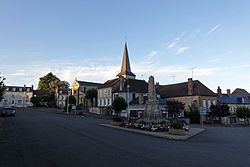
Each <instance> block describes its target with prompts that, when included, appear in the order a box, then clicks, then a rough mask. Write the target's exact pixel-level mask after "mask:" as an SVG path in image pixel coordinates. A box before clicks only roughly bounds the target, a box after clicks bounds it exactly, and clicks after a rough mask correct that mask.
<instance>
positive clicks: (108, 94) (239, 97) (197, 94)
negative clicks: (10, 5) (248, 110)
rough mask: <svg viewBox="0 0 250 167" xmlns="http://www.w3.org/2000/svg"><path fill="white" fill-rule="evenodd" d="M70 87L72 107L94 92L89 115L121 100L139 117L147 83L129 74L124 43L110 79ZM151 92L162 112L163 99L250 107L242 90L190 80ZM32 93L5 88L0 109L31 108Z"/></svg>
mask: <svg viewBox="0 0 250 167" xmlns="http://www.w3.org/2000/svg"><path fill="white" fill-rule="evenodd" d="M71 87H72V88H73V89H72V92H71V93H72V95H74V96H75V98H76V105H77V106H79V107H82V108H84V109H86V108H88V106H89V101H88V100H87V99H86V92H87V91H88V90H90V89H93V88H95V89H97V99H94V106H96V107H95V108H94V109H93V108H92V109H91V111H92V112H95V113H97V114H112V103H113V101H114V99H115V98H116V97H123V98H124V99H125V101H126V102H127V104H128V109H127V110H126V111H124V112H125V113H124V114H125V115H126V114H128V113H129V114H133V115H141V114H143V111H144V110H145V103H146V100H147V98H148V82H147V81H145V80H141V79H137V78H136V75H135V74H134V73H133V72H132V70H131V67H130V61H129V54H128V48H127V44H126V43H125V47H124V52H123V59H122V65H121V71H120V72H119V74H117V76H116V77H115V78H111V79H109V80H107V81H106V82H104V83H95V82H87V81H79V80H77V79H75V81H74V82H73V83H72V85H71ZM155 89H156V94H157V99H158V101H159V103H160V104H159V105H160V109H161V111H162V112H165V110H166V100H178V101H180V102H182V103H184V104H185V110H186V111H188V109H189V108H188V106H190V105H192V104H193V105H195V106H196V107H198V108H202V109H203V110H204V111H209V108H210V106H211V105H215V104H217V103H220V104H227V105H228V106H229V107H230V111H231V112H232V113H233V112H235V110H236V108H237V107H239V106H247V107H250V94H249V93H248V92H247V91H246V90H244V89H239V88H237V89H236V90H234V91H233V92H232V93H231V92H230V90H227V93H222V91H221V88H220V87H218V89H217V92H216V93H215V92H213V91H212V90H210V89H209V88H208V87H207V86H206V85H204V84H203V83H201V82H200V81H199V80H193V79H192V78H189V79H188V80H187V81H186V82H182V83H177V84H169V85H160V84H159V83H156V84H155ZM65 90H66V89H64V88H60V87H59V88H58V91H57V93H56V99H57V105H58V106H59V107H61V108H62V107H64V106H65V99H66V98H67V96H68V92H67V91H65ZM35 92H36V91H35V90H33V86H31V87H26V85H24V86H22V87H20V86H16V87H15V86H7V89H6V93H5V95H4V100H2V101H1V102H0V106H6V105H12V106H16V107H28V106H32V104H31V102H30V99H31V97H32V96H35V95H36V93H35Z"/></svg>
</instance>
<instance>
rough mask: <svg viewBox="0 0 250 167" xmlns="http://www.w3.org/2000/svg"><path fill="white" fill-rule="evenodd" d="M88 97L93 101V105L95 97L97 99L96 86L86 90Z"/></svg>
mask: <svg viewBox="0 0 250 167" xmlns="http://www.w3.org/2000/svg"><path fill="white" fill-rule="evenodd" d="M86 98H87V99H88V100H90V102H91V106H92V107H93V105H94V104H93V102H94V98H95V99H97V90H96V89H95V88H93V89H89V90H88V91H87V92H86Z"/></svg>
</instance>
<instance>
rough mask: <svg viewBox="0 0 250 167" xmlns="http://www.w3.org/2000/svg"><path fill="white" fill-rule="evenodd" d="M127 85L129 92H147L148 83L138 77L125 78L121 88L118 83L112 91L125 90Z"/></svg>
mask: <svg viewBox="0 0 250 167" xmlns="http://www.w3.org/2000/svg"><path fill="white" fill-rule="evenodd" d="M127 85H129V91H130V92H136V93H148V83H147V82H146V81H145V80H139V79H126V80H125V81H124V87H123V89H122V90H120V85H119V84H118V85H117V86H116V87H115V88H114V90H113V91H114V92H126V91H127Z"/></svg>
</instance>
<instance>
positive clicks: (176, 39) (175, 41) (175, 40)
mask: <svg viewBox="0 0 250 167" xmlns="http://www.w3.org/2000/svg"><path fill="white" fill-rule="evenodd" d="M178 41H180V37H176V38H175V39H174V40H173V41H172V42H170V43H169V44H168V48H169V49H171V48H174V47H175V46H176V44H177V43H178Z"/></svg>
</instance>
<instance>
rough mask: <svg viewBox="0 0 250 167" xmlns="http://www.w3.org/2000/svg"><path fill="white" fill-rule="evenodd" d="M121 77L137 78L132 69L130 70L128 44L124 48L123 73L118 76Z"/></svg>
mask: <svg viewBox="0 0 250 167" xmlns="http://www.w3.org/2000/svg"><path fill="white" fill-rule="evenodd" d="M119 75H129V76H135V74H134V73H132V72H131V68H130V62H129V56H128V48H127V43H125V46H124V51H123V58H122V67H121V72H120V73H119V74H118V75H117V76H119Z"/></svg>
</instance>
